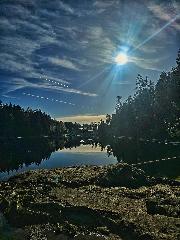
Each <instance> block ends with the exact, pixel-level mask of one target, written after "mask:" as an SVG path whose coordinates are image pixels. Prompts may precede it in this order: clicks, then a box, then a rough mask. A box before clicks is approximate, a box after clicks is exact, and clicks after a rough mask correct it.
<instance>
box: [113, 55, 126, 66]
mask: <svg viewBox="0 0 180 240" xmlns="http://www.w3.org/2000/svg"><path fill="white" fill-rule="evenodd" d="M114 61H115V63H116V64H117V65H124V64H126V63H127V62H128V55H127V54H126V53H118V55H117V56H116V57H115V58H114Z"/></svg>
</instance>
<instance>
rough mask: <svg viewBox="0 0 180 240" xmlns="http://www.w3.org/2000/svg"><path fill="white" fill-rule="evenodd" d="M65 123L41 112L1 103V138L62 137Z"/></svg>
mask: <svg viewBox="0 0 180 240" xmlns="http://www.w3.org/2000/svg"><path fill="white" fill-rule="evenodd" d="M64 132H65V126H64V123H63V122H59V121H56V120H54V119H52V118H51V117H50V116H49V115H47V114H46V113H45V112H42V111H41V110H39V109H37V110H32V109H30V108H27V109H26V110H25V109H23V108H22V107H20V106H19V105H12V104H11V103H10V104H3V103H2V102H1V101H0V137H15V136H16V137H18V136H22V137H25V136H38V137H39V136H44V135H48V136H62V135H63V134H64Z"/></svg>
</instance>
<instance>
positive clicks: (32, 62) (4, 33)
mask: <svg viewBox="0 0 180 240" xmlns="http://www.w3.org/2000/svg"><path fill="white" fill-rule="evenodd" d="M179 43H180V1H179V0H169V1H167V0H164V1H162V0H161V1H160V0H159V1H157V0H152V1H151V0H149V1H143V0H132V1H131V0H128V1H125V0H83V1H82V0H76V1H75V0H51V1H49V0H31V1H28V0H0V99H1V100H2V101H3V102H4V103H9V102H12V103H13V104H19V105H20V106H22V107H24V108H27V107H31V108H32V109H41V110H42V111H45V112H46V113H48V114H50V115H51V116H52V117H53V118H56V119H59V120H61V119H62V120H64V121H78V122H90V121H98V120H100V118H103V116H104V115H105V114H106V113H110V114H111V113H113V111H114V108H115V102H116V96H117V95H120V96H122V97H123V99H124V100H125V99H126V98H127V97H128V96H129V95H133V93H134V91H135V82H136V77H137V75H138V74H141V75H142V76H144V77H145V76H148V78H149V79H151V80H153V81H155V82H156V81H157V79H158V77H159V75H160V73H161V72H162V71H168V70H170V69H171V68H172V67H173V66H175V60H176V57H177V52H178V49H179V48H180V44H179ZM119 53H123V54H126V55H127V56H128V62H127V63H126V64H124V65H119V64H117V63H116V61H115V59H116V57H117V55H118V54H119Z"/></svg>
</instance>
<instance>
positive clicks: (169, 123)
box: [99, 51, 180, 139]
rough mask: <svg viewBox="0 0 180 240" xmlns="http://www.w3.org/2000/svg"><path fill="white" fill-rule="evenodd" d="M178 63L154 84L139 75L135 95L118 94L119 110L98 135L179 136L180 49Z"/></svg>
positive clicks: (100, 127)
mask: <svg viewBox="0 0 180 240" xmlns="http://www.w3.org/2000/svg"><path fill="white" fill-rule="evenodd" d="M176 63H177V66H176V67H175V68H172V69H171V71H170V72H167V73H166V72H162V73H161V75H160V78H159V80H158V81H157V83H156V84H154V83H153V82H152V81H151V80H149V79H148V78H147V77H146V78H143V77H142V76H141V75H138V77H137V80H136V91H135V94H134V96H129V97H128V98H127V100H126V101H125V102H122V100H121V99H122V97H121V96H117V103H116V113H115V114H113V115H112V118H110V117H109V115H107V116H108V121H107V122H106V123H104V122H101V124H100V126H99V137H100V139H101V138H103V137H104V138H105V137H106V136H108V137H109V136H110V135H111V136H112V137H120V136H125V137H133V138H136V139H137V138H138V139H139V138H145V139H152V138H158V139H170V138H177V139H179V138H180V51H179V53H178V57H177V60H176Z"/></svg>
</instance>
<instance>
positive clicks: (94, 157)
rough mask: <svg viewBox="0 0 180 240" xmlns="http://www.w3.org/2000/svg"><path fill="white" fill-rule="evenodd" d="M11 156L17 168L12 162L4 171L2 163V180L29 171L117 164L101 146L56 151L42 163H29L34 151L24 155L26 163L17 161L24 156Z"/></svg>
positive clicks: (0, 177) (84, 146)
mask: <svg viewBox="0 0 180 240" xmlns="http://www.w3.org/2000/svg"><path fill="white" fill-rule="evenodd" d="M39 150H40V149H39ZM19 153H20V152H19ZM11 154H12V155H11V157H12V158H11V160H12V161H14V162H17V166H15V164H14V165H13V164H12V165H11V162H12V161H10V162H9V165H8V164H7V165H6V167H7V169H6V168H4V169H2V167H5V164H4V165H3V164H2V163H0V166H1V171H2V170H3V171H4V172H1V173H0V180H6V179H8V178H9V177H10V176H13V175H16V174H18V173H21V172H24V171H28V170H35V169H53V168H59V167H69V166H81V165H98V166H100V165H108V164H116V163H117V160H116V158H115V157H114V156H113V155H110V156H108V155H107V154H106V152H105V151H101V148H100V147H99V146H97V147H96V148H95V147H92V145H80V146H77V147H72V148H64V149H62V148H61V149H56V150H55V151H54V152H52V153H51V154H50V155H49V156H47V157H45V156H44V157H45V158H44V159H43V156H42V159H41V160H42V161H39V159H38V161H35V162H34V161H32V162H30V161H28V158H29V157H30V156H32V159H33V153H32V150H29V152H28V151H27V152H26V153H25V154H24V161H23V159H21V160H22V161H19V162H18V161H17V160H20V158H21V157H22V155H21V154H19V156H17V155H15V154H14V156H13V152H12V153H11ZM28 155H29V156H28ZM38 155H39V154H38ZM8 157H9V156H8ZM18 157H19V159H18ZM26 160H27V161H26ZM11 166H12V167H11ZM13 166H14V167H15V169H13Z"/></svg>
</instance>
